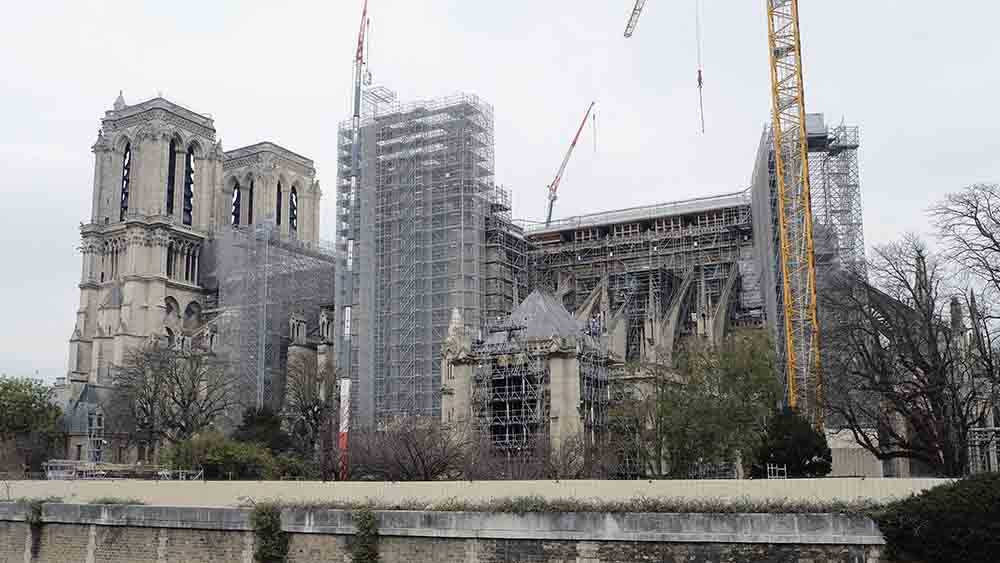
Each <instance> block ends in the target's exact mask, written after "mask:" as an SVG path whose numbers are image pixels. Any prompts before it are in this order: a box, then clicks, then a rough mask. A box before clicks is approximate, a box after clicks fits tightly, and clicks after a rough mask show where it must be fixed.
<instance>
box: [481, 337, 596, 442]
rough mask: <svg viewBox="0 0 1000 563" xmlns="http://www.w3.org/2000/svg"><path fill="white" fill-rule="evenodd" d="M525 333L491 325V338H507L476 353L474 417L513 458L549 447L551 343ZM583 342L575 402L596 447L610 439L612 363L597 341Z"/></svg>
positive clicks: (583, 424) (583, 425) (489, 435)
mask: <svg viewBox="0 0 1000 563" xmlns="http://www.w3.org/2000/svg"><path fill="white" fill-rule="evenodd" d="M526 328H527V327H526V326H524V325H520V324H517V323H515V322H513V321H511V320H509V319H508V320H502V321H499V322H495V323H494V322H491V323H488V324H487V328H486V331H487V334H496V333H505V334H506V338H504V339H503V340H502V341H499V342H498V341H494V340H495V339H492V338H488V339H487V342H479V343H477V344H476V345H475V346H474V347H473V350H472V356H473V358H474V362H475V368H474V370H473V384H472V412H473V417H474V419H475V421H476V423H477V425H478V427H479V429H480V431H481V432H482V433H483V435H484V436H488V437H489V439H490V443H491V444H492V446H493V447H494V448H496V449H497V450H498V451H501V452H504V453H508V454H519V453H520V454H527V455H531V454H533V453H535V451H536V449H535V448H537V447H538V446H541V445H543V444H544V446H545V447H549V436H550V434H549V432H550V429H549V423H550V413H551V411H552V405H551V399H552V394H551V393H550V392H549V385H550V383H551V377H552V374H551V370H550V369H549V357H550V356H552V355H553V352H552V350H551V345H552V342H551V340H550V339H549V338H541V339H525V338H523V337H522V336H520V335H521V333H522V332H523V331H524V330H525V329H526ZM580 338H581V340H580V344H579V348H578V349H577V350H578V353H577V361H578V364H579V373H578V374H575V375H576V376H577V377H579V378H580V381H579V389H580V396H579V397H578V398H573V399H572V400H573V403H574V405H575V406H576V407H577V408H578V412H579V414H580V418H581V423H582V425H581V426H582V431H583V433H584V436H585V437H586V438H587V439H589V440H590V443H592V444H593V443H598V441H599V440H600V439H601V438H602V437H603V436H604V435H605V432H606V430H607V425H608V405H609V403H610V391H609V377H608V375H609V367H608V366H609V361H608V355H607V353H605V352H604V351H603V350H602V349H601V348H600V347H599V344H598V342H597V341H596V340H592V339H589V338H586V337H584V336H583V335H581V336H580ZM556 355H558V354H556ZM571 376H572V375H571Z"/></svg>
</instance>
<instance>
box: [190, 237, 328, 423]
mask: <svg viewBox="0 0 1000 563" xmlns="http://www.w3.org/2000/svg"><path fill="white" fill-rule="evenodd" d="M211 244H212V245H213V246H214V247H215V249H214V250H215V252H214V256H215V261H216V263H215V270H214V277H215V283H216V284H217V287H218V300H217V308H216V309H214V310H210V311H206V313H208V314H210V315H211V316H212V317H213V319H212V320H211V321H210V322H209V323H208V324H207V326H206V328H205V330H206V331H209V332H211V333H212V337H211V338H210V342H212V343H213V344H212V348H213V349H214V350H215V351H216V352H217V353H219V354H220V355H223V356H224V357H228V358H229V360H230V361H231V363H232V365H233V366H234V369H236V370H237V373H238V374H239V378H240V385H239V389H240V397H239V403H240V406H241V407H242V408H247V407H251V406H253V407H256V408H257V409H260V408H263V407H264V406H267V407H270V408H272V409H274V410H278V409H279V408H280V407H281V403H282V400H283V398H284V375H285V369H286V367H287V358H288V355H287V345H288V319H289V317H290V315H291V314H292V313H293V312H296V313H299V314H301V315H304V316H305V318H306V319H307V322H308V323H309V325H310V326H318V324H319V323H318V316H319V312H320V307H321V306H327V305H329V304H331V303H332V302H333V299H334V274H335V265H336V258H337V257H336V253H335V251H334V249H333V247H332V245H330V244H328V243H317V244H311V243H306V242H303V241H299V240H295V239H291V238H288V237H282V236H280V235H279V232H278V230H277V228H276V227H275V225H274V223H273V222H269V221H263V222H260V223H258V224H256V225H253V226H248V227H242V228H238V227H234V228H232V229H224V230H222V231H221V232H219V233H217V235H216V236H215V238H214V239H213V240H212V242H211Z"/></svg>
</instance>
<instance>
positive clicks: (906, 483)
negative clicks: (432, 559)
mask: <svg viewBox="0 0 1000 563" xmlns="http://www.w3.org/2000/svg"><path fill="white" fill-rule="evenodd" d="M949 482H951V481H950V480H948V479H848V478H836V479H834V478H826V479H787V480H786V479H772V480H767V479H763V480H761V479H758V480H749V479H740V480H727V479H717V480H714V479H713V480H653V481H645V480H642V481H590V480H579V481H576V480H563V481H454V482H443V481H429V482H406V483H390V482H356V481H355V482H346V483H340V482H331V483H320V482H315V481H312V482H310V481H209V482H207V483H206V482H201V481H142V480H81V481H11V482H9V484H10V487H11V489H10V492H9V496H10V498H19V497H30V498H45V497H59V498H61V499H63V500H64V501H65V502H71V503H87V502H90V501H93V500H95V499H99V498H107V497H117V498H129V499H136V500H140V501H142V502H144V503H146V504H165V505H172V506H236V505H239V504H240V503H241V502H243V499H244V498H245V497H249V498H252V499H254V500H255V501H257V502H259V501H261V500H263V499H267V500H282V501H307V502H316V501H335V500H336V501H356V502H364V501H366V500H369V499H375V500H382V501H386V502H399V501H403V500H422V501H427V502H435V501H442V500H445V499H451V498H460V499H463V500H467V501H470V502H476V501H485V500H490V499H493V498H502V497H510V496H530V495H536V496H540V497H544V498H547V499H598V500H602V501H625V500H629V499H632V498H635V497H648V498H663V497H668V498H672V499H679V500H716V501H725V500H738V499H746V500H752V501H764V500H788V501H814V502H834V501H842V502H849V501H856V500H872V501H888V500H892V499H895V498H902V497H907V496H910V495H913V494H919V493H920V492H922V491H924V490H927V489H929V488H931V487H934V486H937V485H941V484H945V483H949Z"/></svg>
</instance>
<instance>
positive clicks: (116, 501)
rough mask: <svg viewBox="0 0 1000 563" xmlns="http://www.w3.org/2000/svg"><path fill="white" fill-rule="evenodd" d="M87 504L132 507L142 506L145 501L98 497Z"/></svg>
mask: <svg viewBox="0 0 1000 563" xmlns="http://www.w3.org/2000/svg"><path fill="white" fill-rule="evenodd" d="M87 504H132V505H142V504H146V501H144V500H139V499H137V498H123V497H100V498H95V499H94V500H91V501H88V502H87Z"/></svg>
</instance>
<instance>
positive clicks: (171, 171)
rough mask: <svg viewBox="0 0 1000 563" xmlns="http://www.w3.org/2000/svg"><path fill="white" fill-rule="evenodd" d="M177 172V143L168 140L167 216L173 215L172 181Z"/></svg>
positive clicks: (173, 140)
mask: <svg viewBox="0 0 1000 563" xmlns="http://www.w3.org/2000/svg"><path fill="white" fill-rule="evenodd" d="M176 170H177V141H176V140H175V139H171V140H170V148H169V149H168V152H167V215H173V214H174V180H175V179H176V178H175V176H176V173H175V172H176Z"/></svg>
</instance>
